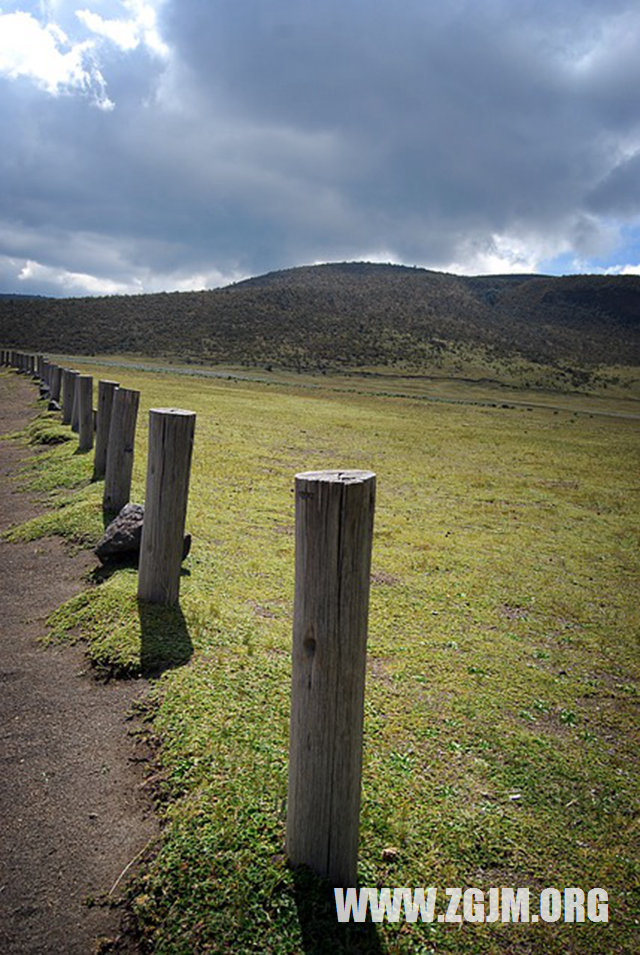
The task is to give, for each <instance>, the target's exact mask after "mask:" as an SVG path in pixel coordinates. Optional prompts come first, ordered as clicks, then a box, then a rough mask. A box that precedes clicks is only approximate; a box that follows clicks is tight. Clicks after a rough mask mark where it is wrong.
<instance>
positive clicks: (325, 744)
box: [0, 350, 376, 887]
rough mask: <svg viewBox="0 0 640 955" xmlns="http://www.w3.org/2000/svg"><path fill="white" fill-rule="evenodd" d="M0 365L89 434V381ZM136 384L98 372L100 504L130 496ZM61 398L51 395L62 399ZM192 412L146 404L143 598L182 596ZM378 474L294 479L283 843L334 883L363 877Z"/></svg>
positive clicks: (14, 359)
mask: <svg viewBox="0 0 640 955" xmlns="http://www.w3.org/2000/svg"><path fill="white" fill-rule="evenodd" d="M0 361H1V363H2V364H5V365H11V366H12V367H14V368H17V369H18V370H19V371H25V372H27V373H30V374H33V375H34V376H37V377H40V378H41V380H43V381H44V382H46V383H47V385H48V387H49V389H50V391H51V394H52V395H53V394H54V393H55V390H56V383H57V389H58V395H59V396H61V399H62V420H63V422H64V423H65V424H71V423H72V421H73V416H74V406H75V409H76V410H75V414H76V415H77V419H78V431H79V450H82V451H85V450H87V449H88V448H90V447H91V446H92V444H93V406H92V402H93V380H92V378H91V377H90V376H88V375H80V374H79V373H78V372H75V371H72V370H69V369H66V368H59V367H58V366H56V365H55V364H53V363H50V362H48V361H45V360H44V359H43V358H42V356H29V355H24V354H22V353H18V352H13V351H8V350H2V351H0ZM139 398H140V393H139V392H138V391H133V390H130V389H127V388H121V387H120V386H119V385H118V383H117V382H114V381H99V382H98V407H97V414H96V437H95V454H94V479H96V480H98V479H101V478H102V477H104V481H105V487H104V498H103V504H104V509H105V511H107V512H110V513H113V512H115V511H117V510H119V509H120V508H121V507H122V506H123V505H124V504H126V503H127V502H128V498H129V493H130V487H131V471H132V467H133V452H134V439H135V430H136V421H137V413H138V404H139ZM54 400H55V399H54ZM195 417H196V416H195V414H194V413H193V412H189V411H182V410H179V409H173V408H155V409H151V411H150V413H149V445H148V459H147V476H146V501H145V515H144V521H143V528H142V542H141V551H140V565H139V575H138V597H139V598H140V599H142V600H148V601H152V602H156V603H164V604H174V603H175V602H176V601H177V600H178V595H179V580H180V565H181V562H182V547H183V535H184V527H185V517H186V509H187V498H188V486H189V473H190V466H191V453H192V447H193V437H194V429H195ZM375 487H376V478H375V474H373V473H372V472H370V471H318V472H305V473H301V474H298V475H296V478H295V508H296V525H295V526H296V544H295V596H294V614H293V651H292V677H291V680H292V686H291V721H290V738H289V754H290V759H289V786H288V801H287V829H286V851H287V856H288V858H289V860H290V862H291V863H292V864H293V865H307V866H309V867H310V868H311V869H313V870H314V871H315V872H317V873H318V874H320V875H321V876H323V877H325V878H327V879H328V880H329V881H330V882H331V883H332V884H333V885H336V886H345V887H348V886H355V885H356V881H357V856H358V830H359V815H360V792H361V769H362V736H363V718H364V686H365V668H366V645H367V620H368V605H369V580H370V568H371V546H372V536H373V520H374V510H375Z"/></svg>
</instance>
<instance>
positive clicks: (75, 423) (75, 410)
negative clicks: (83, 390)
mask: <svg viewBox="0 0 640 955" xmlns="http://www.w3.org/2000/svg"><path fill="white" fill-rule="evenodd" d="M79 377H80V372H79V371H77V372H76V376H75V378H74V379H73V401H72V403H71V430H72V431H75V432H76V434H77V433H78V431H79V430H80V402H79V400H78V398H79V395H78V378H79Z"/></svg>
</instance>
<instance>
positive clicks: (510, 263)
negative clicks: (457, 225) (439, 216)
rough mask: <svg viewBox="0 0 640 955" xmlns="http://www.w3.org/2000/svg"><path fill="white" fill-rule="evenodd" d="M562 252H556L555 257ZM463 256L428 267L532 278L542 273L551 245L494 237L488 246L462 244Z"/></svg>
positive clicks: (494, 235)
mask: <svg viewBox="0 0 640 955" xmlns="http://www.w3.org/2000/svg"><path fill="white" fill-rule="evenodd" d="M561 251H562V249H554V252H553V254H559V252H561ZM459 252H460V253H461V255H460V257H459V258H457V259H456V260H455V261H452V262H448V263H446V264H444V265H443V264H442V263H440V264H438V265H436V266H428V267H430V268H437V269H440V270H442V271H444V272H454V273H455V274H456V275H507V274H519V275H524V274H531V273H534V272H538V271H539V270H540V262H541V261H542V260H543V259H544V258H546V257H547V256H548V254H549V244H548V243H545V242H542V241H540V240H536V239H535V238H533V237H530V238H529V239H523V238H521V237H518V236H516V235H506V234H505V235H499V234H493V235H492V236H491V237H490V238H489V239H488V240H486V241H484V242H478V241H475V242H466V243H461V245H460V247H459Z"/></svg>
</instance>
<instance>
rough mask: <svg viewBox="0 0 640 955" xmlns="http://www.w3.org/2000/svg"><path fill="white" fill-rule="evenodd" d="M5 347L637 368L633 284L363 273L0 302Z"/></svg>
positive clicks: (312, 270)
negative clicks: (465, 357) (454, 358)
mask: <svg viewBox="0 0 640 955" xmlns="http://www.w3.org/2000/svg"><path fill="white" fill-rule="evenodd" d="M0 341H1V342H2V343H3V344H4V345H8V346H16V347H25V348H38V349H41V350H44V351H57V352H70V353H80V354H106V353H109V352H120V353H122V352H135V353H139V354H147V355H164V356H174V357H179V358H187V359H191V360H198V361H203V362H227V363H245V364H269V363H270V364H273V365H278V366H282V367H291V368H296V369H298V370H302V369H311V370H313V369H329V368H358V367H383V366H384V367H396V368H403V369H414V370H421V369H427V368H430V367H432V366H433V364H434V362H435V363H437V362H438V361H441V359H442V355H443V354H444V353H448V352H455V350H456V349H463V350H464V349H469V348H479V349H482V350H483V353H484V354H485V355H488V356H489V357H493V358H496V359H499V358H507V357H508V358H510V359H517V358H521V359H524V360H526V361H529V362H534V363H542V364H545V365H554V366H557V365H562V364H567V363H570V364H572V365H579V366H582V367H593V366H596V365H614V364H618V365H637V364H640V276H634V275H628V276H602V275H571V276H562V277H555V276H548V275H529V274H525V275H483V276H458V275H451V274H447V273H443V272H434V271H429V270H426V269H419V268H412V267H408V266H399V265H381V264H375V263H368V262H343V263H334V264H327V265H313V266H302V267H298V268H292V269H285V270H282V271H278V272H269V273H267V274H265V275H261V276H256V277H255V278H250V279H246V280H244V281H242V282H238V283H236V284H234V285H230V286H227V287H226V288H222V289H214V290H212V291H203V292H172V293H158V294H149V295H132V296H108V297H102V298H94V297H92V298H73V299H53V298H27V297H24V296H6V295H5V296H2V297H0Z"/></svg>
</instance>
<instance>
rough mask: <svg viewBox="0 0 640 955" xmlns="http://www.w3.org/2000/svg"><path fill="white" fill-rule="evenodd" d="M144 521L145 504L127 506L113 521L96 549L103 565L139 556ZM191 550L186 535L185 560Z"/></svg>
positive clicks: (188, 536) (183, 552) (183, 554)
mask: <svg viewBox="0 0 640 955" xmlns="http://www.w3.org/2000/svg"><path fill="white" fill-rule="evenodd" d="M143 521H144V505H143V504H125V506H124V507H123V508H122V510H121V511H120V513H119V514H118V516H117V517H115V518H114V519H113V520H112V521H111V523H110V524H109V526H108V527H107V529H106V530H105V532H104V534H103V536H102V538H101V539H100V541H99V542H98V544H97V546H96V548H95V554H96V556H97V557H98V558H99V559H100V560H101V561H102V563H105V561H109V560H117V559H126V558H133V557H137V556H138V554H139V553H140V540H141V538H142V524H143ZM190 550H191V534H186V535H185V538H184V544H183V548H182V559H183V560H184V559H185V557H187V555H188V553H189V551H190Z"/></svg>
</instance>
